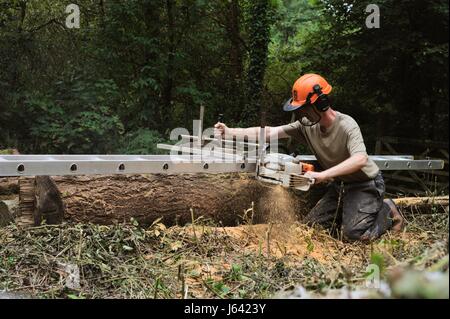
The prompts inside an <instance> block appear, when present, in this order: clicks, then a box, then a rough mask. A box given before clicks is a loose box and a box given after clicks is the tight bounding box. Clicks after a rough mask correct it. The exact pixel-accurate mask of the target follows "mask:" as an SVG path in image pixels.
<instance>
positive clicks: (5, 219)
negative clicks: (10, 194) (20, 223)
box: [0, 198, 19, 227]
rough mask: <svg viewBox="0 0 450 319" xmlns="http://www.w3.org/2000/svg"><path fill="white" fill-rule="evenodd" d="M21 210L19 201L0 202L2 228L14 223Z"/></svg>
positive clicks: (0, 223) (0, 224)
mask: <svg viewBox="0 0 450 319" xmlns="http://www.w3.org/2000/svg"><path fill="white" fill-rule="evenodd" d="M18 210H19V199H18V198H16V199H11V200H1V201H0V227H1V226H6V225H8V224H9V223H11V222H13V221H14V218H15V216H17V214H18Z"/></svg>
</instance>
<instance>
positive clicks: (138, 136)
mask: <svg viewBox="0 0 450 319" xmlns="http://www.w3.org/2000/svg"><path fill="white" fill-rule="evenodd" d="M167 142H168V141H167V140H165V139H164V138H162V137H161V134H159V133H158V132H157V131H153V130H148V129H138V130H137V131H134V132H130V133H127V134H126V135H125V136H123V138H122V141H121V144H122V146H121V147H120V148H119V149H118V153H121V154H163V153H164V152H163V151H162V150H159V149H158V148H157V147H156V144H158V143H167Z"/></svg>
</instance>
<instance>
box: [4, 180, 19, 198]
mask: <svg viewBox="0 0 450 319" xmlns="http://www.w3.org/2000/svg"><path fill="white" fill-rule="evenodd" d="M11 194H19V180H18V178H17V177H2V178H0V195H11Z"/></svg>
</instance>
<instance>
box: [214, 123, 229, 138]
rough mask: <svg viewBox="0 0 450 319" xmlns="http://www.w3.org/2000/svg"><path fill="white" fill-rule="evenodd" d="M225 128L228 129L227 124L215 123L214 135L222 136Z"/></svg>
mask: <svg viewBox="0 0 450 319" xmlns="http://www.w3.org/2000/svg"><path fill="white" fill-rule="evenodd" d="M225 130H228V126H226V125H225V124H224V123H220V122H218V123H217V124H216V125H214V136H215V137H221V136H224V135H225Z"/></svg>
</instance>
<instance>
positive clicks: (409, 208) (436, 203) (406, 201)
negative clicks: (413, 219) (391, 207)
mask: <svg viewBox="0 0 450 319" xmlns="http://www.w3.org/2000/svg"><path fill="white" fill-rule="evenodd" d="M394 202H395V204H396V205H397V206H398V207H399V208H400V210H401V211H402V213H403V214H408V213H409V214H411V213H418V214H431V213H448V202H449V197H448V196H439V197H405V198H397V199H394Z"/></svg>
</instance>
